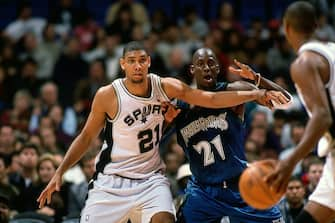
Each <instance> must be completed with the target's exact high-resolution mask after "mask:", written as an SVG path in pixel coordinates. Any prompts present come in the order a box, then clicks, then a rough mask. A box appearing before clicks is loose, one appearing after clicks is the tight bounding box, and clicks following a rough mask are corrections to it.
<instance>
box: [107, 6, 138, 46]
mask: <svg viewBox="0 0 335 223" xmlns="http://www.w3.org/2000/svg"><path fill="white" fill-rule="evenodd" d="M136 24H137V23H136V21H135V19H134V17H133V14H132V11H131V6H130V5H128V4H122V5H121V6H120V8H119V9H118V11H117V13H116V17H115V20H114V21H113V22H112V23H109V24H108V25H107V27H106V29H107V32H115V33H117V34H118V35H119V36H120V40H121V43H122V44H125V43H127V42H129V41H131V40H132V36H131V33H132V32H133V29H134V27H135V26H136Z"/></svg>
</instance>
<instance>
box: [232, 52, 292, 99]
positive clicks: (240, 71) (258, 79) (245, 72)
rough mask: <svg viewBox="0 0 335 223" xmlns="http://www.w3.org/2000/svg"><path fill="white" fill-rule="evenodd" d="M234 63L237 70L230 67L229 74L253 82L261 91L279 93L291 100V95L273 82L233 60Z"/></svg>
mask: <svg viewBox="0 0 335 223" xmlns="http://www.w3.org/2000/svg"><path fill="white" fill-rule="evenodd" d="M234 63H235V64H236V65H237V66H238V67H239V68H235V67H232V66H230V67H229V72H231V73H233V74H236V75H239V76H241V77H243V78H246V79H249V80H253V81H254V83H255V86H256V87H259V88H262V89H267V90H275V91H280V92H282V93H283V94H284V95H285V97H287V98H288V99H290V100H292V97H291V95H290V94H289V93H288V92H287V91H286V90H285V89H284V88H282V87H281V86H279V85H278V84H276V83H274V82H273V81H271V80H269V79H266V78H264V77H262V75H261V74H259V73H256V72H255V71H254V70H253V69H251V68H250V66H248V65H246V64H243V63H241V62H239V61H238V60H236V59H235V60H234Z"/></svg>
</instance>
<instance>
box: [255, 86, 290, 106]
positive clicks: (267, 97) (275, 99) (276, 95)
mask: <svg viewBox="0 0 335 223" xmlns="http://www.w3.org/2000/svg"><path fill="white" fill-rule="evenodd" d="M259 100H263V101H266V102H268V103H269V104H270V103H271V104H272V105H273V104H274V103H275V104H278V105H282V104H287V103H288V102H289V101H290V99H289V98H287V97H286V96H285V95H284V94H283V93H282V92H280V91H274V90H267V91H265V93H264V96H263V97H260V98H259Z"/></svg>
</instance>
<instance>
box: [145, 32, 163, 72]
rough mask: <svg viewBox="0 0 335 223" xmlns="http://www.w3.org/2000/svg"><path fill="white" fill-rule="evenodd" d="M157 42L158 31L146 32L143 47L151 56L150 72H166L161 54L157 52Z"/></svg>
mask: <svg viewBox="0 0 335 223" xmlns="http://www.w3.org/2000/svg"><path fill="white" fill-rule="evenodd" d="M158 42H159V33H157V32H155V31H152V32H150V33H148V35H147V36H146V38H145V39H144V45H145V48H146V49H147V51H148V54H149V55H150V58H151V66H150V72H152V73H155V74H161V75H164V74H167V70H166V65H165V63H164V60H163V58H162V56H161V55H160V54H159V53H158V52H157V44H158Z"/></svg>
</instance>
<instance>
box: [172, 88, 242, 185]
mask: <svg viewBox="0 0 335 223" xmlns="http://www.w3.org/2000/svg"><path fill="white" fill-rule="evenodd" d="M226 86H227V84H226V83H218V85H217V88H216V89H215V90H214V91H220V90H225V88H226ZM178 103H179V104H178V106H179V107H181V108H182V112H181V113H180V114H179V115H178V117H177V120H176V128H177V139H178V143H179V144H180V145H181V146H182V147H183V149H184V151H185V154H186V156H187V158H188V159H189V161H190V163H191V171H192V174H193V175H194V177H195V178H196V179H197V181H199V182H200V183H206V184H220V183H222V182H223V181H224V180H229V179H231V178H233V177H236V176H238V175H240V174H241V172H242V171H243V170H244V169H245V167H246V157H245V155H244V141H245V135H246V130H245V125H244V123H243V122H242V120H241V119H240V118H239V117H238V116H237V114H235V113H234V112H233V111H232V110H231V109H229V108H223V109H209V108H202V107H197V106H195V107H191V106H189V105H188V104H186V103H183V102H178Z"/></svg>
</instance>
